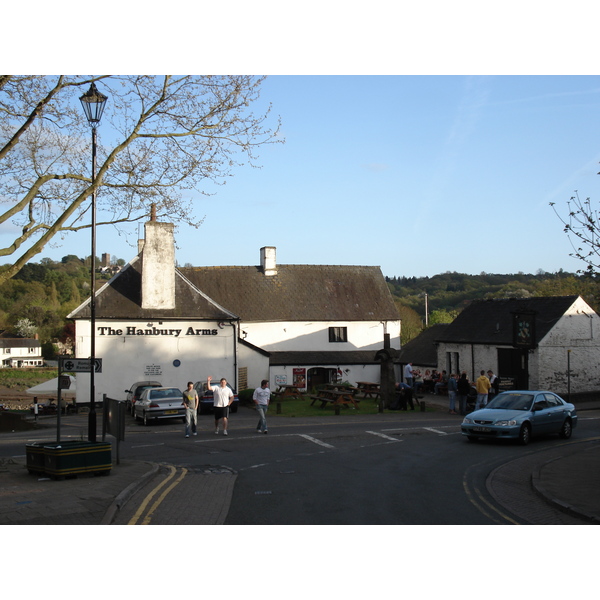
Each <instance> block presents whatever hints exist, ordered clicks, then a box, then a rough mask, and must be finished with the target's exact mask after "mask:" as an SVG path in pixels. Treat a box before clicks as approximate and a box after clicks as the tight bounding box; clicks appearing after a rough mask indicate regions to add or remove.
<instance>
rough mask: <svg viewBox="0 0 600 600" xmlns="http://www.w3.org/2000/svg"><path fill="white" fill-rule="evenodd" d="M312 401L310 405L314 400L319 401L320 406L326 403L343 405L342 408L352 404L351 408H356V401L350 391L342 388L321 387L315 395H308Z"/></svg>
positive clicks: (337, 405)
mask: <svg viewBox="0 0 600 600" xmlns="http://www.w3.org/2000/svg"><path fill="white" fill-rule="evenodd" d="M310 398H311V400H312V402H311V403H310V405H311V406H313V405H314V404H315V402H320V403H321V408H325V406H327V404H331V405H332V406H334V407H338V408H339V407H340V406H343V407H344V408H348V407H350V406H352V408H358V402H359V400H357V399H356V398H355V397H354V394H353V393H352V391H344V390H332V389H327V388H323V389H321V390H319V393H318V394H317V395H316V396H315V395H312V396H310Z"/></svg>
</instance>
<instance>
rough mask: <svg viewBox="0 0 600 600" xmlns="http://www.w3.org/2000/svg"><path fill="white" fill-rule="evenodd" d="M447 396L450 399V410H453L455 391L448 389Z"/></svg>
mask: <svg viewBox="0 0 600 600" xmlns="http://www.w3.org/2000/svg"><path fill="white" fill-rule="evenodd" d="M448 398H449V400H450V410H451V411H452V412H454V407H455V403H456V392H454V391H452V390H448Z"/></svg>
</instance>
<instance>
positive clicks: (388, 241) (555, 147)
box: [0, 75, 600, 277]
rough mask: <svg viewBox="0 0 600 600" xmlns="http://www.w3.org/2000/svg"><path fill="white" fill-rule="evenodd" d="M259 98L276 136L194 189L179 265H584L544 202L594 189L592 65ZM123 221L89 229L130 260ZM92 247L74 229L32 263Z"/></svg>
mask: <svg viewBox="0 0 600 600" xmlns="http://www.w3.org/2000/svg"><path fill="white" fill-rule="evenodd" d="M267 102H269V103H271V104H272V107H273V108H272V111H273V116H274V117H277V116H279V117H280V118H281V122H282V129H281V136H282V138H284V139H285V143H284V144H275V145H270V146H265V147H263V148H262V149H261V150H260V152H259V155H260V160H259V163H260V164H261V165H262V167H261V168H260V169H253V168H252V167H249V166H246V167H240V168H236V169H235V171H234V172H233V177H232V178H230V179H229V180H228V182H227V184H226V185H225V186H219V187H215V186H211V185H207V186H206V188H205V189H206V190H207V191H209V192H211V193H214V195H213V196H210V197H206V196H201V195H198V196H197V198H196V199H195V201H194V204H195V209H196V216H197V217H199V218H203V219H204V222H203V225H202V226H201V227H200V229H197V230H196V229H193V228H191V227H187V226H181V227H177V229H176V234H175V238H176V245H177V250H176V258H177V261H178V263H179V264H180V265H184V264H192V265H194V266H205V265H253V264H258V263H259V250H260V248H261V247H263V246H275V247H276V248H277V262H278V263H279V264H333V265H378V266H380V267H381V269H382V272H383V274H384V275H386V276H390V277H394V276H398V277H400V276H407V277H412V276H415V277H421V276H433V275H435V274H437V273H443V272H446V271H457V272H460V273H470V274H478V273H481V272H487V273H517V272H525V273H535V272H537V271H538V270H539V269H541V270H544V271H548V272H555V271H558V270H560V269H564V270H565V271H576V270H577V269H579V268H583V266H584V265H583V263H581V262H580V261H578V260H576V259H574V258H572V257H570V256H569V253H570V252H571V251H572V248H571V246H570V242H569V240H568V237H567V236H566V235H565V234H564V233H563V230H562V224H561V222H560V221H559V219H558V217H557V216H556V214H555V213H554V212H553V210H552V208H551V207H550V203H551V202H554V203H556V208H557V209H558V210H559V211H560V212H561V213H562V214H565V213H566V202H567V201H568V200H569V198H570V197H571V196H572V195H573V193H574V192H575V190H578V191H579V194H580V196H583V197H587V196H591V197H592V198H596V199H600V176H599V175H597V173H598V171H600V164H599V161H600V144H599V140H600V118H599V115H600V77H599V76H556V75H554V76H525V75H519V76H507V75H499V76H494V75H484V76H477V75H475V76H473V75H458V76H456V75H444V76H433V75H385V76H374V75H366V76H361V75H354V76H352V75H342V76H336V75H317V76H310V75H273V76H270V77H268V78H267V79H266V81H265V83H264V84H263V87H262V93H261V104H263V103H265V104H266V103H267ZM273 122H274V121H273ZM103 134H104V131H103V127H102V125H101V126H100V128H99V130H98V136H99V140H100V142H101V138H102V135H103ZM105 135H108V134H105ZM98 220H101V218H100V216H99V218H98ZM127 231H128V233H129V236H128V237H124V236H123V235H119V234H118V233H117V232H116V231H115V230H114V229H113V228H112V227H99V228H98V231H97V254H98V255H101V254H102V253H105V252H106V253H109V254H111V255H112V256H113V257H116V258H123V259H125V260H126V261H129V260H130V259H131V258H133V257H134V256H135V254H136V243H137V238H138V234H139V235H143V233H142V232H143V228H142V227H141V226H140V225H138V224H133V225H131V226H129V228H128V230H127ZM2 238H5V239H6V238H7V236H6V235H4V236H3V235H1V234H0V241H1V240H2ZM90 247H91V246H90V234H89V231H86V232H83V233H80V234H76V235H69V237H67V239H66V240H65V241H64V242H62V243H61V244H60V245H57V247H53V248H50V247H47V248H46V249H45V250H44V251H43V252H42V253H41V254H40V255H38V257H39V258H37V259H34V261H35V262H37V261H38V260H39V259H41V258H43V257H48V258H51V259H53V260H60V259H61V258H62V257H63V256H65V255H67V254H75V255H77V256H82V257H83V256H87V255H89V253H90Z"/></svg>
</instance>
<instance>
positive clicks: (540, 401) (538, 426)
mask: <svg viewBox="0 0 600 600" xmlns="http://www.w3.org/2000/svg"><path fill="white" fill-rule="evenodd" d="M531 422H532V425H533V433H534V434H535V435H539V434H542V433H548V432H549V431H550V430H551V414H550V409H549V407H548V401H547V400H546V396H545V395H544V394H536V396H535V399H534V401H533V413H532V416H531Z"/></svg>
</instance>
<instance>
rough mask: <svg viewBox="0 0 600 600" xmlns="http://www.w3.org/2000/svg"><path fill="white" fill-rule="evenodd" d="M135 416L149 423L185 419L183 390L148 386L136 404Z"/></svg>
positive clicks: (145, 423) (146, 423) (137, 419)
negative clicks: (160, 420) (159, 420)
mask: <svg viewBox="0 0 600 600" xmlns="http://www.w3.org/2000/svg"><path fill="white" fill-rule="evenodd" d="M133 409H134V415H133V416H134V417H135V419H136V421H139V420H141V421H142V422H143V423H144V425H149V424H150V421H151V420H155V419H156V420H158V419H177V418H180V419H183V420H184V421H185V405H184V404H183V392H182V391H181V390H180V389H179V388H176V387H159V388H146V389H145V390H144V391H143V392H142V394H141V396H140V399H139V400H138V401H137V402H136V403H135V404H134V407H133Z"/></svg>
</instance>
